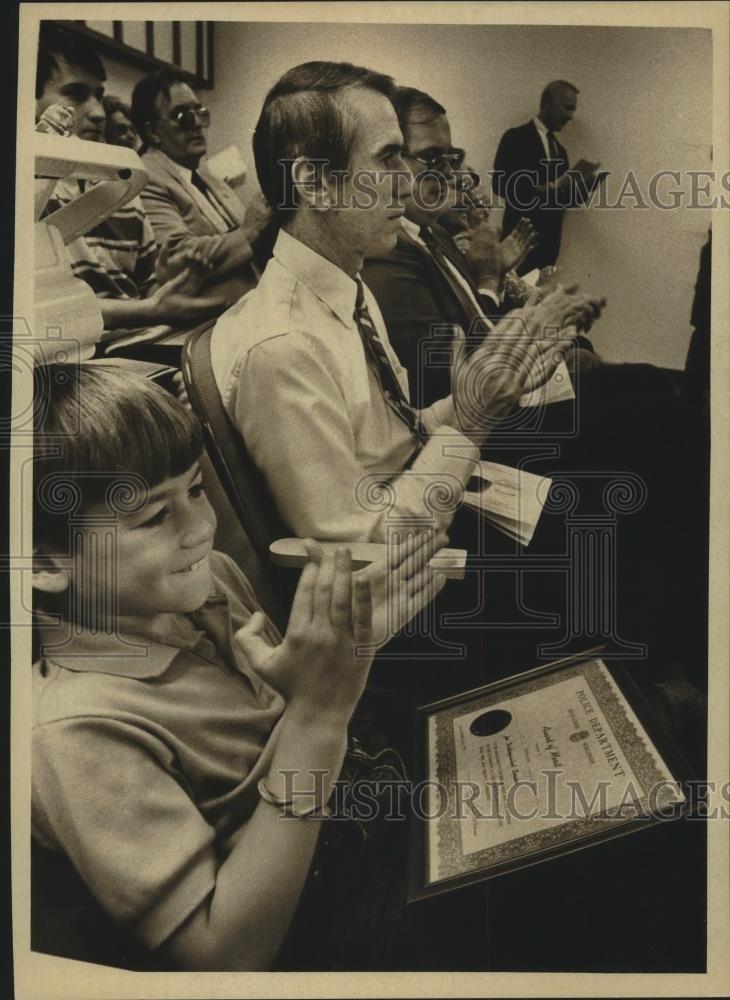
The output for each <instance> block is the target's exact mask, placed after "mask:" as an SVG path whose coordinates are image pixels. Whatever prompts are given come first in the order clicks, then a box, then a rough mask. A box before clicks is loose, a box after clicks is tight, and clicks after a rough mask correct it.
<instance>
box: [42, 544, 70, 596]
mask: <svg viewBox="0 0 730 1000" xmlns="http://www.w3.org/2000/svg"><path fill="white" fill-rule="evenodd" d="M70 583H71V576H70V574H69V572H68V570H67V569H64V568H63V566H62V565H61V560H60V559H59V558H58V556H49V555H47V553H45V552H40V551H37V550H36V551H34V552H33V588H34V589H35V590H42V591H44V592H45V593H46V594H62V593H64V591H66V590H68V588H69V584H70Z"/></svg>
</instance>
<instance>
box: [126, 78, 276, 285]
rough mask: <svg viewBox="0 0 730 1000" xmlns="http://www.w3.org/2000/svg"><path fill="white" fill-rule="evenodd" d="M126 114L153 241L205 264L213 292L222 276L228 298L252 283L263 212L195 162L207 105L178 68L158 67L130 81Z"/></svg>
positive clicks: (202, 147) (201, 151)
mask: <svg viewBox="0 0 730 1000" xmlns="http://www.w3.org/2000/svg"><path fill="white" fill-rule="evenodd" d="M132 120H133V122H134V123H135V125H136V127H137V130H138V132H139V134H140V136H141V138H142V142H143V148H142V159H143V161H144V164H145V166H146V167H147V169H148V170H149V172H150V180H149V181H148V183H147V185H146V187H145V188H144V190H143V192H142V201H143V204H144V206H145V209H146V211H147V214H148V216H149V219H150V222H151V223H152V227H153V229H154V232H155V237H156V239H157V243H158V245H159V246H162V245H163V244H167V246H168V249H169V250H170V252H171V253H172V254H173V255H183V256H185V257H191V256H192V257H194V258H195V259H197V260H200V261H201V262H202V263H204V264H205V265H206V266H207V267H208V269H209V271H210V278H209V279H208V281H207V282H206V284H205V285H204V286H203V287H204V289H205V288H207V287H209V286H210V285H211V284H215V285H216V292H218V291H220V287H221V280H222V279H225V280H226V285H227V287H228V291H229V298H231V299H233V298H238V297H239V296H240V295H241V294H243V293H244V292H245V291H248V289H249V288H251V287H252V285H253V284H255V281H256V277H257V275H256V272H255V271H254V270H253V269H252V267H251V265H252V262H253V259H254V252H253V248H252V245H251V244H252V243H253V241H254V240H255V239H256V238H257V237H258V236H259V234H260V233H261V231H262V230H263V229H264V228H265V226H266V224H267V222H268V213H267V211H266V209H265V208H264V207H263V205H262V203H261V201H259V200H258V199H257V200H255V201H254V202H253V203H252V207H251V210H250V211H249V212H248V213H246V212H244V208H243V205H242V204H241V201H240V200H239V198H238V196H237V195H236V194H235V193H234V192H233V190H232V189H231V188H230V187H229V186H228V185H227V184H226V183H225V182H224V181H221V180H218V179H217V178H216V177H214V176H213V175H212V174H211V173H210V172H208V171H207V170H206V169H205V167H204V166H202V165H201V161H202V159H203V157H204V156H205V155H206V153H207V151H208V146H207V142H206V136H205V130H206V129H207V127H208V125H209V124H210V111H209V110H208V109H207V108H206V107H203V105H202V104H201V102H200V101H199V100H198V98H197V96H196V94H195V92H194V91H193V90H192V88H191V87H190V85H189V83H188V82H187V78H186V77H185V76H184V74H182V73H179V72H176V71H173V70H170V71H168V70H161V71H158V72H156V73H152V74H150V75H149V76H146V77H144V78H143V79H142V80H140V81H139V82H138V83H137V85H136V87H135V88H134V93H133V94H132Z"/></svg>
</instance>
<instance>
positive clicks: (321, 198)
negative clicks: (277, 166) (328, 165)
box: [291, 156, 332, 212]
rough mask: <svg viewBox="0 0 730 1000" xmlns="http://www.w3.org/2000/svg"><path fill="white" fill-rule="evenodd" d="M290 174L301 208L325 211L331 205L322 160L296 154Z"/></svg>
mask: <svg viewBox="0 0 730 1000" xmlns="http://www.w3.org/2000/svg"><path fill="white" fill-rule="evenodd" d="M291 176H292V182H293V184H294V187H295V188H296V190H297V197H298V201H299V204H300V205H301V207H302V208H313V209H314V210H315V211H318V212H326V211H328V210H329V209H330V208H331V207H332V199H331V196H330V191H329V188H328V187H327V180H326V178H325V164H324V162H322V161H318V160H308V159H307V157H306V156H298V157H297V158H296V160H294V162H293V163H292V165H291Z"/></svg>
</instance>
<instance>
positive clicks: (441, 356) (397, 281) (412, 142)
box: [363, 87, 532, 406]
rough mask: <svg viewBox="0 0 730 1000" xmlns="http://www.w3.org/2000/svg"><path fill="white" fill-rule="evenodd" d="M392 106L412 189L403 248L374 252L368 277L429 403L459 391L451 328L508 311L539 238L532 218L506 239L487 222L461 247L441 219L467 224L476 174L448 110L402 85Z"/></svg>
mask: <svg viewBox="0 0 730 1000" xmlns="http://www.w3.org/2000/svg"><path fill="white" fill-rule="evenodd" d="M393 104H394V107H395V111H396V114H397V116H398V124H399V126H400V129H401V132H402V133H403V139H404V152H403V158H404V160H405V162H406V164H407V166H408V168H409V169H410V171H411V174H412V176H413V194H412V197H411V199H410V200H409V202H408V203H407V205H406V213H405V218H404V219H403V220H402V222H401V232H400V233H399V236H398V242H397V245H396V247H395V249H394V250H392V251H391V252H390V253H389V254H387V255H383V256H378V257H371V258H369V259H368V260H367V261H366V263H365V268H364V270H363V276H364V278H365V281H366V282H367V283H368V285H369V286H370V287H371V288H372V290H373V292H374V294H375V297H376V299H377V300H378V305H379V306H380V308H381V310H382V312H383V317H384V319H385V322H386V325H387V327H388V332H389V335H390V339H391V342H392V344H393V347H394V348H395V351H396V354H397V355H398V357H399V359H400V361H401V364H403V366H404V367H405V369H406V370H407V371H408V374H409V377H410V381H411V388H412V392H413V394H414V399H415V401H416V402H417V404H418V405H419V406H429V405H430V404H431V403H433V402H434V401H435V400H437V399H441V398H442V397H444V396H447V395H448V394H449V393H450V392H451V369H450V364H449V360H448V359H449V357H450V354H451V350H452V332H453V329H454V328H455V327H457V326H458V327H460V328H461V329H462V330H463V331H464V332H465V333H466V332H469V331H472V332H476V330H479V331H480V332H484V331H486V330H488V329H489V328H490V327H491V320H492V319H498V318H499V317H500V316H501V315H502V313H503V312H504V307H503V303H502V296H501V291H502V281H503V277H504V274H505V273H506V271H507V270H508V269H509V268H510V267H513V266H514V264H515V261H516V260H518V259H519V255H521V254H524V252H526V250H527V249H529V246H530V245H531V239H532V237H531V232H530V228H529V227H528V226H526V225H525V226H522V227H520V228H518V230H517V232H516V233H515V236H514V237H513V238H512V239H511V240H510V241H509V242H508V243H507V244H503V245H500V244H499V236H498V234H496V233H495V232H494V231H493V230H489V231H487V230H486V227H485V226H484V225H480V226H478V227H477V229H476V230H475V231H474V232H475V235H474V238H473V239H472V240H471V241H470V246H469V248H468V252H467V254H466V255H464V254H462V253H461V252H460V250H459V248H458V247H457V245H456V244H455V243H454V241H453V240H452V239H451V238H450V236H449V234H448V233H447V232H446V230H445V229H444V228H442V226H441V223H442V222H444V221H448V220H449V219H453V218H454V217H457V218H458V217H461V218H462V219H463V220H464V222H463V225H464V226H466V225H467V212H468V210H469V208H470V207H471V205H472V201H474V200H475V198H474V197H470V194H469V191H470V189H471V188H472V187H473V186H474V179H475V178H474V176H473V174H472V172H471V171H470V170H468V168H465V167H464V160H465V156H466V154H465V152H464V150H463V149H459V148H457V147H454V146H453V145H452V141H451V127H450V125H449V120H448V117H447V115H446V109H445V108H444V107H443V106H442V105H441V104H439V103H438V101H435V100H434V99H433V98H432V97H431V96H430V95H428V94H426V93H424V92H423V91H420V90H416V89H415V88H414V87H399V88H398V89H397V91H396V93H395V96H394V100H393ZM490 317H491V319H490ZM439 330H440V331H442V332H438V331H439Z"/></svg>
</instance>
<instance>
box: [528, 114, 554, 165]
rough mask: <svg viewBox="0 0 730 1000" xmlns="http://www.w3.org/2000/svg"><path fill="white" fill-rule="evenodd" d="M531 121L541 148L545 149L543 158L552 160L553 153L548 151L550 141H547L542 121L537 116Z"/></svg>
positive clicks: (545, 127)
mask: <svg viewBox="0 0 730 1000" xmlns="http://www.w3.org/2000/svg"><path fill="white" fill-rule="evenodd" d="M532 122H533V124H534V126H535V128H536V129H537V134H538V135H539V136H540V142H542V148H543V149H544V150H545V159H546V160H552V159H553V154H552V153H551V152H550V143H549V142H548V130H547V126H546V125H545V123H544V122H542V121H541V120H540V119H539V118H533V119H532Z"/></svg>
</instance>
